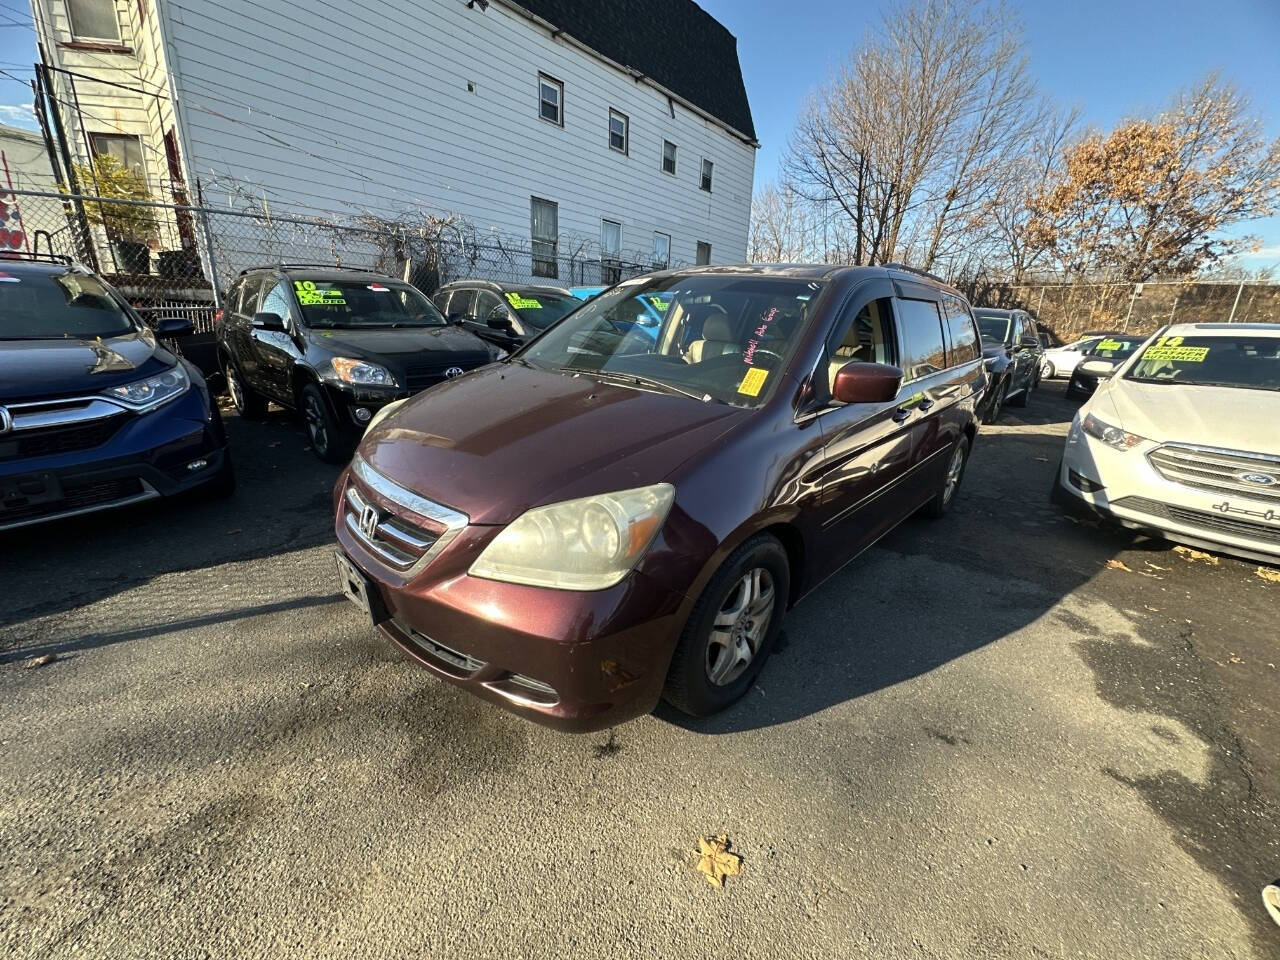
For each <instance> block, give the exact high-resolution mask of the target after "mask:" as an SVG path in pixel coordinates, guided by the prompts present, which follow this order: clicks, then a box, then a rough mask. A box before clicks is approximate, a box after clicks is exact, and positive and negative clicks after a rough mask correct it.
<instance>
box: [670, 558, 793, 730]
mask: <svg viewBox="0 0 1280 960" xmlns="http://www.w3.org/2000/svg"><path fill="white" fill-rule="evenodd" d="M790 589H791V570H790V565H789V564H788V561H787V551H786V550H785V549H784V548H783V546H782V544H781V543H779V542H778V541H777V540H776V539H775V538H774V537H772V536H770V535H768V534H759V535H757V536H755V537H752V538H751V539H750V540H748V541H747V542H746V543H744V544H742V546H740V547H738V549H737V550H735V551H734V552H733V553H731V554H730V555H729V557H728V559H727V560H725V562H724V564H723V565H722V566H721V567H720V569H719V570H717V571H716V574H715V576H713V577H712V578H711V580H710V582H709V583H708V584H707V586H706V588H705V589H704V590H703V591H702V595H701V596H700V597H699V598H698V602H697V603H696V604H695V605H694V608H693V612H692V613H690V614H689V620H688V622H687V623H686V624H685V628H684V632H683V633H681V635H680V640H679V642H678V643H677V645H676V651H675V655H674V656H673V657H672V660H671V670H670V672H669V673H668V675H667V685H666V688H665V690H664V691H663V697H664V698H665V699H666V701H667V702H668V703H670V704H671V705H672V706H673V707H675V708H676V709H677V710H680V711H682V712H684V713H687V714H690V715H692V716H695V717H705V716H710V715H711V714H713V713H718V712H719V711H721V710H723V709H725V708H726V707H728V706H729V705H730V704H731V703H733V702H734V701H735V700H738V699H739V698H740V697H741V696H742V695H743V694H744V693H746V692H747V690H749V689H750V687H751V684H752V683H753V682H754V681H755V679H756V677H757V676H759V674H760V671H761V669H762V668H763V667H764V663H765V661H766V660H767V659H768V658H769V654H770V653H771V652H772V650H773V644H774V641H775V640H776V639H777V636H778V631H779V630H780V629H781V625H782V617H783V613H784V612H785V611H786V607H787V597H788V596H789V591H790Z"/></svg>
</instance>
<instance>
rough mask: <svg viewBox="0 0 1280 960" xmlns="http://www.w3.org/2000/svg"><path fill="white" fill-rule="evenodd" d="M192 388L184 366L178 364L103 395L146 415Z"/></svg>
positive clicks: (113, 388) (104, 392)
mask: <svg viewBox="0 0 1280 960" xmlns="http://www.w3.org/2000/svg"><path fill="white" fill-rule="evenodd" d="M190 387H191V378H190V377H188V376H187V371H186V370H184V369H183V367H182V364H178V365H177V366H173V367H170V368H169V369H168V370H166V371H164V373H157V374H156V375H155V376H154V377H147V379H145V380H135V381H134V382H133V383H126V384H122V385H121V386H118V387H112V388H111V389H110V390H106V391H103V394H102V395H103V396H104V397H107V398H109V399H111V400H114V401H115V402H116V403H119V404H122V405H123V406H126V407H128V408H129V409H130V410H136V411H138V412H139V413H145V412H147V411H148V410H154V409H155V408H156V407H158V406H160V405H161V404H164V403H168V402H169V401H170V400H173V399H175V398H176V397H180V396H182V394H184V393H186V392H187V390H188V389H190Z"/></svg>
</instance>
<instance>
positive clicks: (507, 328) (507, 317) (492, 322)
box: [485, 307, 515, 333]
mask: <svg viewBox="0 0 1280 960" xmlns="http://www.w3.org/2000/svg"><path fill="white" fill-rule="evenodd" d="M485 323H487V324H488V325H489V329H490V330H501V331H502V332H503V333H514V332H515V324H514V323H512V321H511V314H509V313H507V311H506V310H505V309H503V308H502V307H494V309H493V312H492V313H491V314H489V316H488V318H487V319H486V320H485Z"/></svg>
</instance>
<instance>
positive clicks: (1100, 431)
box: [1080, 413, 1142, 450]
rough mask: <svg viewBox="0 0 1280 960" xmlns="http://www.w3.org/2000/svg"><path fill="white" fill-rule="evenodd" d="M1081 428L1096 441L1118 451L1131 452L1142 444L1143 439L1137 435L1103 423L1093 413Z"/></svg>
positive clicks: (1085, 419) (1086, 418)
mask: <svg viewBox="0 0 1280 960" xmlns="http://www.w3.org/2000/svg"><path fill="white" fill-rule="evenodd" d="M1080 428H1081V429H1082V430H1084V432H1085V433H1087V434H1088V435H1089V436H1091V437H1093V438H1094V439H1095V440H1101V441H1102V442H1103V443H1105V444H1106V445H1107V446H1109V447H1115V448H1116V449H1117V450H1131V449H1133V448H1134V447H1136V446H1137V445H1138V444H1140V443H1141V442H1142V437H1140V436H1138V435H1137V434H1136V433H1125V431H1123V430H1121V429H1120V428H1119V427H1113V426H1111V425H1110V424H1107V423H1103V422H1102V421H1101V420H1099V419H1098V418H1097V417H1095V416H1094V415H1093V414H1092V413H1091V414H1089V415H1088V416H1087V417H1085V418H1084V423H1082V424H1081V425H1080Z"/></svg>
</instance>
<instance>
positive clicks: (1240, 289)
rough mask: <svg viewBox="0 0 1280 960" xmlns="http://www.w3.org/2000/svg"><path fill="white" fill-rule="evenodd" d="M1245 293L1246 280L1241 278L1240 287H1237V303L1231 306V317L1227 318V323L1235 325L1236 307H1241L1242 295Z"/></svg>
mask: <svg viewBox="0 0 1280 960" xmlns="http://www.w3.org/2000/svg"><path fill="white" fill-rule="evenodd" d="M1242 293H1244V278H1243V277H1241V278H1240V286H1238V287H1236V302H1235V303H1233V304H1231V316H1229V317H1227V323H1235V320H1236V307H1238V306H1240V294H1242Z"/></svg>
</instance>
